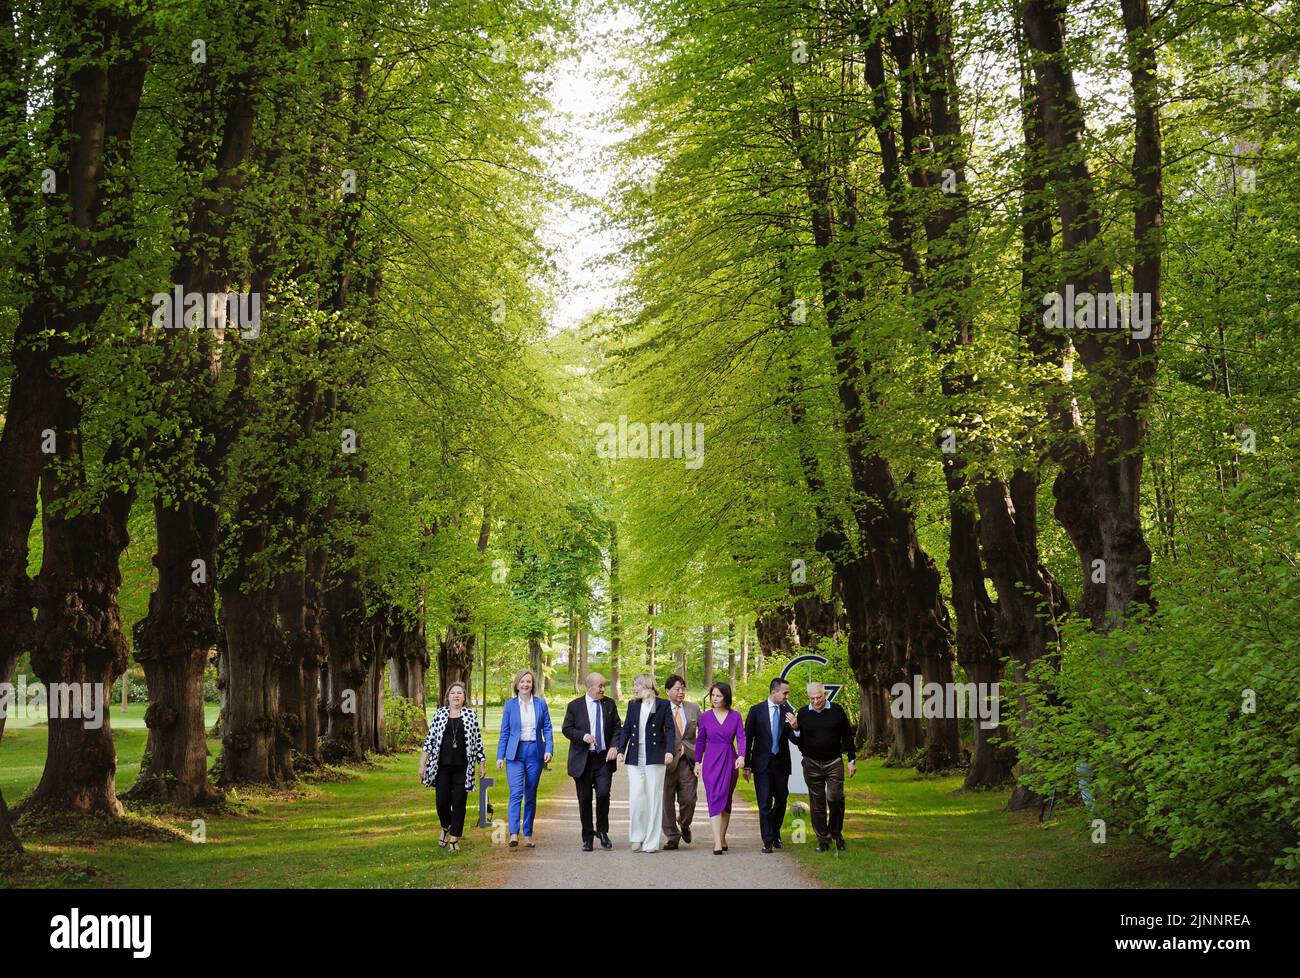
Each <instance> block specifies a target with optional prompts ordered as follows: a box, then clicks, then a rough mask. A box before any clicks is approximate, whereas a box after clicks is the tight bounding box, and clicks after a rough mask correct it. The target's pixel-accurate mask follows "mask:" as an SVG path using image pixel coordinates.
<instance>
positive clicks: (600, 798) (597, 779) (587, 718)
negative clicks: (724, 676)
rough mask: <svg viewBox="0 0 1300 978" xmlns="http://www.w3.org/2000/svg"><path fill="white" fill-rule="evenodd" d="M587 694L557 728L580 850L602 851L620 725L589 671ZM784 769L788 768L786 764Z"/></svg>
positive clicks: (597, 677) (600, 679)
mask: <svg viewBox="0 0 1300 978" xmlns="http://www.w3.org/2000/svg"><path fill="white" fill-rule="evenodd" d="M586 685H587V694H586V695H585V696H579V697H578V698H577V699H576V700H574V701H573V702H572V703H570V704H569V708H568V709H567V710H565V711H564V725H563V726H562V727H561V728H560V730H561V732H562V733H563V734H564V736H565V737H567V738H569V777H571V778H573V781H574V784H575V785H577V788H578V812H579V814H580V815H581V816H582V851H583V852H591V851H592V849H593V848H595V846H594V845H593V840H595V839H600V847H601V848H602V849H612V848H614V843H612V842H610V841H609V789H610V786H611V785H612V784H613V782H614V771H615V769H616V768H617V767H618V765H617V764H616V763H615V760H614V759H615V758H616V757H618V735H619V729H620V727H621V726H622V724H621V722H620V721H619V718H618V705H617V704H616V703H615V702H614V701H613V700H612V699H609V698H608V697H606V696H605V677H604V676H602V675H601V674H600V673H598V672H593V673H591V674H590V675H588V676H587V679H586ZM787 767H788V765H787ZM593 793H594V794H595V796H596V817H595V819H594V820H593V819H592V816H591V798H592V795H593Z"/></svg>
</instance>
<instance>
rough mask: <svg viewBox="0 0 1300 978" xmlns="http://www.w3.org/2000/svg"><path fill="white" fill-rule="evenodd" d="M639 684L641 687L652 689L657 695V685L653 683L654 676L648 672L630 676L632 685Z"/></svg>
mask: <svg viewBox="0 0 1300 978" xmlns="http://www.w3.org/2000/svg"><path fill="white" fill-rule="evenodd" d="M637 683H640V684H641V687H642V688H643V689H648V690H650V691H652V692H653V693H654V694H655V695H656V696H658V695H659V686H658V684H656V683H655V677H654V676H652V675H651V674H650V673H648V672H643V673H641V675H639V676H634V677H632V685H633V686H635V685H636V684H637Z"/></svg>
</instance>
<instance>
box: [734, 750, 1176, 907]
mask: <svg viewBox="0 0 1300 978" xmlns="http://www.w3.org/2000/svg"><path fill="white" fill-rule="evenodd" d="M961 782H962V776H961V775H952V776H948V777H932V776H922V775H920V774H918V773H917V772H916V771H915V770H914V769H912V768H902V769H899V768H886V767H885V766H884V762H883V761H880V760H867V761H865V762H863V763H861V764H859V765H858V771H857V775H856V777H854V778H853V779H852V780H851V781H846V787H847V799H846V800H847V809H846V813H845V820H844V839H845V841H846V842H847V843H848V850H847V851H846V852H842V853H841V852H836V851H835V850H834V849H832V850H831V851H830V852H826V853H819V852H817V851H816V846H817V836H816V835H815V834H814V832H813V829H812V820H811V818H808V817H807V816H806V815H805V816H804V819H805V823H806V840H805V841H804V842H803V843H802V844H792V841H791V840H792V839H794V838H796V837H797V836H796V832H797V829H798V826H797V825H796V824H795V823H796V816H795V815H794V814H793V813H787V815H786V821H785V827H784V829H783V831H782V834H781V835H782V839H783V840H784V841H785V843H786V849H787V850H788V851H790V852H792V853H793V854H794V856H795V858H797V859H798V860H799V861H800V863H801V864H802V865H803V866H804V867H805V868H806V869H807V870H808V871H809V872H811V873H812V874H813V876H814V877H815V878H816V879H818V880H820V881H821V882H823V883H824V884H826V885H827V886H837V887H1118V888H1127V887H1151V886H1194V885H1196V883H1195V881H1194V880H1191V879H1189V878H1187V874H1186V873H1174V872H1173V871H1172V870H1171V865H1170V861H1169V860H1168V859H1167V858H1165V857H1163V856H1162V855H1161V854H1160V853H1158V852H1154V851H1152V850H1151V849H1150V848H1149V847H1147V846H1145V845H1144V844H1142V843H1140V842H1137V841H1135V840H1132V839H1123V838H1118V837H1117V834H1116V833H1114V832H1113V831H1112V832H1111V833H1110V835H1109V838H1108V841H1107V842H1106V844H1104V845H1094V844H1093V843H1092V842H1091V841H1090V839H1089V836H1088V835H1087V834H1085V832H1084V831H1082V827H1083V826H1084V819H1083V815H1082V812H1081V811H1080V810H1078V809H1066V810H1064V812H1062V813H1059V814H1060V817H1059V818H1058V820H1056V821H1054V822H1051V823H1049V824H1047V825H1046V826H1044V825H1041V824H1039V822H1038V819H1037V814H1038V813H1037V810H1034V811H1033V812H1032V813H1031V812H1018V813H1007V812H1003V811H1002V807H1003V806H1004V805H1005V804H1006V800H1007V796H1008V792H1006V791H977V792H963V791H959V790H958V789H960V788H961ZM740 790H741V791H743V792H744V793H745V795H746V796H747V797H748V798H749V799H750V800H751V801H753V800H754V785H753V782H752V781H751V782H748V783H746V782H745V781H744V779H741V781H740ZM790 801H791V802H792V803H793V802H796V801H803V802H805V803H806V801H807V799H806V797H795V796H791V799H790Z"/></svg>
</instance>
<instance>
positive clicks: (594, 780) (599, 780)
mask: <svg viewBox="0 0 1300 978" xmlns="http://www.w3.org/2000/svg"><path fill="white" fill-rule="evenodd" d="M573 783H574V784H575V785H576V786H577V788H578V814H579V815H580V816H581V817H582V841H583V842H590V841H591V840H592V838H594V837H595V835H596V833H597V832H608V831H609V789H610V787H611V785H613V783H614V772H613V771H611V770H610V767H609V761H607V760H605V752H604V751H595V750H593V751H588V752H587V766H586V768H584V769H583V772H582V774H580V775H579V776H578V777H576V778H574V779H573ZM593 794H594V795H595V796H596V818H595V821H594V823H593V821H592V817H591V796H592V795H593Z"/></svg>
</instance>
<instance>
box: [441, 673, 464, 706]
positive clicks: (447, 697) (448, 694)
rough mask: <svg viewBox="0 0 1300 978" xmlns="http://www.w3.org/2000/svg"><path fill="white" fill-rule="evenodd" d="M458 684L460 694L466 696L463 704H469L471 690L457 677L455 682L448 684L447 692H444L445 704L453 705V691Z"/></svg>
mask: <svg viewBox="0 0 1300 978" xmlns="http://www.w3.org/2000/svg"><path fill="white" fill-rule="evenodd" d="M457 686H459V687H460V695H461V696H462V697H464V703H462V704H461V705H462V706H469V690H468V689H466V688H465V684H464V683H463V682H461V681H460V680H459V679H457V680H456V681H455V682H454V683H448V684H447V692H446V693H444V694H443V697H442V705H443V706H451V691H452V690H453V689H455V688H456V687H457Z"/></svg>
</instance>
